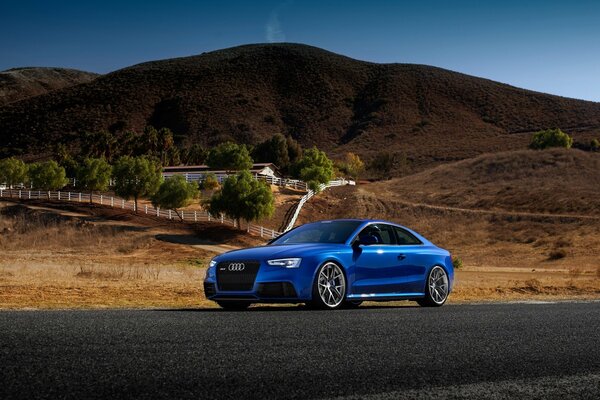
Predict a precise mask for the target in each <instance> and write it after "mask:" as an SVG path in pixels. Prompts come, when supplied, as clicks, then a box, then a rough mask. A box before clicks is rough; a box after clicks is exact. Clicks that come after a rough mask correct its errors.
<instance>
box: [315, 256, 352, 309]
mask: <svg viewBox="0 0 600 400" xmlns="http://www.w3.org/2000/svg"><path fill="white" fill-rule="evenodd" d="M317 286H318V289H319V297H320V298H321V301H322V302H323V303H324V305H326V306H327V307H329V308H335V307H338V306H339V305H340V304H341V303H342V301H344V297H345V296H346V278H345V277H344V273H343V272H342V269H341V268H340V266H339V265H337V264H335V263H332V262H328V263H327V264H325V265H323V267H322V268H321V270H320V272H319V277H318V280H317Z"/></svg>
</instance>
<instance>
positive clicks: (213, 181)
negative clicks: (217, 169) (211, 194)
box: [200, 174, 219, 190]
mask: <svg viewBox="0 0 600 400" xmlns="http://www.w3.org/2000/svg"><path fill="white" fill-rule="evenodd" d="M218 187H219V180H218V179H217V176H216V175H215V174H206V175H205V176H204V179H203V180H202V182H200V189H202V190H215V189H216V188H218Z"/></svg>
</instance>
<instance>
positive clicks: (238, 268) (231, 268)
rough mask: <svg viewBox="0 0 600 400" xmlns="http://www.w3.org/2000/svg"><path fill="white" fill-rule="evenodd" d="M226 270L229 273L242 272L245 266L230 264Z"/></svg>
mask: <svg viewBox="0 0 600 400" xmlns="http://www.w3.org/2000/svg"><path fill="white" fill-rule="evenodd" d="M227 269H228V270H229V271H231V272H233V271H237V272H239V271H243V270H244V269H246V264H244V263H231V264H229V266H228V267H227Z"/></svg>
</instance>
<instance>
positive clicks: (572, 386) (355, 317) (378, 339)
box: [0, 302, 600, 400]
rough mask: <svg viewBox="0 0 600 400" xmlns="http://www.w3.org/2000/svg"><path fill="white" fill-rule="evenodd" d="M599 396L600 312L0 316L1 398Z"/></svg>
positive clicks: (470, 309)
mask: <svg viewBox="0 0 600 400" xmlns="http://www.w3.org/2000/svg"><path fill="white" fill-rule="evenodd" d="M57 397H61V398H76V399H80V398H125V397H127V398H131V397H134V398H193V399H245V398H247V399H268V398H280V399H294V398H298V399H309V398H348V397H349V398H354V399H362V398H367V399H388V398H389V399H398V398H415V399H423V398H435V399H441V398H465V399H481V398H497V399H501V398H506V399H509V398H539V399H551V398H557V399H558V398H560V399H562V400H565V399H572V398H589V399H598V398H600V303H598V302H589V303H573V302H565V303H557V304H488V305H449V306H445V307H442V308H439V309H427V308H419V307H398V308H389V307H374V308H360V309H358V310H342V311H335V312H328V311H309V310H304V309H302V308H295V307H294V308H279V309H274V308H267V307H264V308H258V309H250V310H249V311H247V312H225V311H220V310H107V311H20V312H13V311H3V312H0V398H2V399H10V398H25V399H31V398H57Z"/></svg>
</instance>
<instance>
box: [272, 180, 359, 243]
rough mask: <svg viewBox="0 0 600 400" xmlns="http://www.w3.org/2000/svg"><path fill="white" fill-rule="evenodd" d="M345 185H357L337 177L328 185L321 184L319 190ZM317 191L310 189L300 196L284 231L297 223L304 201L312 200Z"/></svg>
mask: <svg viewBox="0 0 600 400" xmlns="http://www.w3.org/2000/svg"><path fill="white" fill-rule="evenodd" d="M344 185H355V182H354V181H347V180H346V179H343V178H342V179H337V180H334V181H329V183H328V184H327V185H324V184H321V185H319V192H322V191H323V190H325V189H327V188H328V187H334V186H344ZM315 194H316V193H315V192H314V191H313V190H310V189H309V190H308V192H307V193H306V194H305V195H304V196H302V198H300V201H299V202H298V204H297V205H296V210H295V211H294V214H292V218H290V222H289V223H288V224H287V226H286V227H285V229H284V230H283V233H285V232H287V231H289V230H291V229H292V228H293V227H294V225H295V224H296V220H297V219H298V216H299V215H300V211H301V210H302V207H303V206H304V203H306V202H307V201H308V200H310V199H311V198H312V197H313V196H314V195H315Z"/></svg>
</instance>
